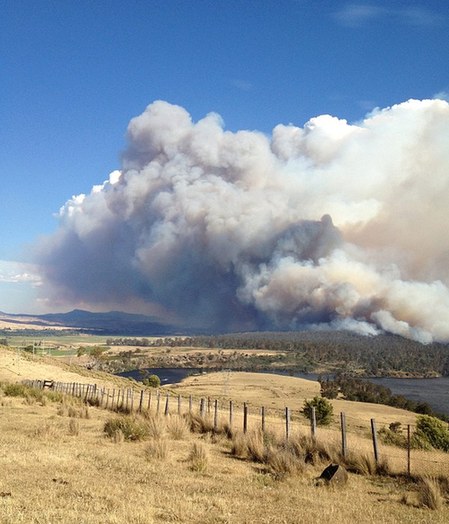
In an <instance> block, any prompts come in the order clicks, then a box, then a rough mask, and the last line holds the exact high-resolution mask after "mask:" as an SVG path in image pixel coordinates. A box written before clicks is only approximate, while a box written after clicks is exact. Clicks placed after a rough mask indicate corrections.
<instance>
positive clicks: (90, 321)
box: [0, 309, 179, 336]
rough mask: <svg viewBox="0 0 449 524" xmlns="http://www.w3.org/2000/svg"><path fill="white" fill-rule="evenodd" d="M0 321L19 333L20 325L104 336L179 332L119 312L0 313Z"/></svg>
mask: <svg viewBox="0 0 449 524" xmlns="http://www.w3.org/2000/svg"><path fill="white" fill-rule="evenodd" d="M0 320H2V321H4V322H9V323H13V324H14V325H16V326H17V329H20V326H21V325H26V326H30V325H35V326H36V327H40V328H42V327H43V326H45V327H46V328H48V329H51V328H52V327H55V328H56V327H57V328H61V326H64V327H67V328H74V329H79V330H82V331H84V330H85V331H89V332H90V333H98V334H99V333H101V334H107V335H118V334H121V335H135V336H142V335H161V336H164V335H173V334H175V333H176V332H177V331H179V330H177V329H176V328H175V327H174V326H172V325H169V324H163V323H161V322H158V321H156V320H155V319H154V318H153V317H150V316H146V315H140V314H133V313H124V312H121V311H108V312H105V313H94V312H91V311H85V310H82V309H74V310H73V311H69V312H67V313H47V314H44V315H26V314H8V313H3V312H0ZM0 329H1V327H0ZM23 329H29V327H27V328H25V327H24V328H23Z"/></svg>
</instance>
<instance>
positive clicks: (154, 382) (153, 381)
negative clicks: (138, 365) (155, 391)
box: [143, 375, 161, 388]
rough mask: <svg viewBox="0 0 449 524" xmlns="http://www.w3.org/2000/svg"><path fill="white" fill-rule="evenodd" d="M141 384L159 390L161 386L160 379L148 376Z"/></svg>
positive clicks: (155, 376)
mask: <svg viewBox="0 0 449 524" xmlns="http://www.w3.org/2000/svg"><path fill="white" fill-rule="evenodd" d="M143 383H144V384H145V386H150V387H151V388H159V387H160V386H161V379H160V378H159V377H158V376H157V375H150V376H149V377H148V378H145V379H144V380H143Z"/></svg>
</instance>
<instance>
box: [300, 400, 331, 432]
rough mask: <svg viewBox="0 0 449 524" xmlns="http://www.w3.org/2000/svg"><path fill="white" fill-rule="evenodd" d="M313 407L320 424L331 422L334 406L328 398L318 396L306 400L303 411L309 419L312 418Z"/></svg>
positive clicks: (317, 421)
mask: <svg viewBox="0 0 449 524" xmlns="http://www.w3.org/2000/svg"><path fill="white" fill-rule="evenodd" d="M312 408H315V418H316V423H317V424H318V425H323V426H324V425H327V424H330V423H331V421H332V415H333V413H334V408H333V406H332V404H331V403H330V402H329V401H328V400H326V399H325V398H323V397H318V396H317V397H314V398H313V399H312V400H305V401H304V407H303V410H302V413H303V415H304V416H305V417H306V418H308V419H309V420H310V419H311V418H312Z"/></svg>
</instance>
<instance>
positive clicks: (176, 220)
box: [38, 100, 449, 342]
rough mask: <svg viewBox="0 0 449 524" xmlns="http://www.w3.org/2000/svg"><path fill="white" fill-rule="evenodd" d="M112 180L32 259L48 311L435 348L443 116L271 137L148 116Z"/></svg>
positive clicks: (443, 286)
mask: <svg viewBox="0 0 449 524" xmlns="http://www.w3.org/2000/svg"><path fill="white" fill-rule="evenodd" d="M128 143H129V146H128V148H127V150H126V152H125V154H124V155H123V162H122V168H121V170H120V171H115V172H113V173H112V174H111V175H110V176H109V180H107V181H106V182H104V183H103V184H101V185H98V186H95V187H94V188H93V189H92V191H91V193H90V194H89V195H78V196H75V197H73V198H72V199H71V200H69V201H68V202H67V203H66V204H65V205H64V206H63V207H62V209H61V210H60V225H59V228H58V230H57V232H56V233H55V234H54V235H52V236H50V237H48V238H46V239H45V240H44V241H42V242H41V243H40V245H39V249H38V261H39V263H40V265H41V268H42V278H43V281H44V286H43V289H44V290H45V293H46V296H47V297H48V298H49V299H50V300H52V301H53V302H58V303H59V304H69V303H70V304H87V305H97V306H100V305H108V306H114V307H116V308H118V309H123V308H124V307H127V308H128V309H129V308H132V307H134V308H138V309H139V310H140V311H146V312H151V313H154V314H157V315H159V316H165V318H167V319H170V321H176V322H178V324H179V325H184V326H191V327H192V326H193V327H208V328H210V329H220V330H222V331H225V330H230V329H234V330H247V329H256V328H258V329H265V328H274V329H295V328H298V327H304V326H305V325H315V326H322V325H324V324H327V325H330V326H333V327H339V326H340V327H342V328H349V329H353V330H355V331H360V332H365V333H370V334H372V333H376V332H379V331H387V332H390V333H396V334H400V335H402V336H404V337H409V338H413V339H416V340H420V341H422V342H430V341H432V340H439V341H449V288H448V286H449V236H447V235H446V234H445V228H446V226H445V224H446V220H447V217H448V214H449V147H448V143H449V104H448V103H447V102H445V101H443V100H423V101H417V100H409V101H408V102H405V103H402V104H399V105H396V106H393V107H391V108H387V109H383V110H376V111H374V112H373V113H371V114H370V115H368V116H367V117H366V119H365V120H364V121H362V122H360V123H358V124H354V125H352V124H348V123H347V122H346V121H345V120H340V119H338V118H335V117H332V116H329V115H322V116H318V117H316V118H312V119H311V120H310V121H309V122H307V123H306V124H305V126H304V127H303V128H300V127H295V126H293V125H278V126H276V127H275V128H274V130H273V132H272V136H271V137H268V136H266V135H264V134H262V133H259V132H255V131H239V132H235V133H234V132H230V131H226V130H224V128H223V123H222V121H221V119H220V117H219V116H218V115H217V114H209V115H207V116H206V117H205V118H203V119H202V120H200V121H198V122H196V123H195V122H193V121H192V119H191V117H190V115H189V114H188V113H187V111H185V110H184V109H183V108H181V107H179V106H175V105H171V104H169V103H166V102H163V101H157V102H154V103H152V104H151V105H149V106H148V107H147V108H146V110H145V111H144V112H143V113H142V114H141V115H140V116H138V117H136V118H133V119H132V120H131V122H130V124H129V126H128Z"/></svg>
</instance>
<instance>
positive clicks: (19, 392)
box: [3, 383, 30, 397]
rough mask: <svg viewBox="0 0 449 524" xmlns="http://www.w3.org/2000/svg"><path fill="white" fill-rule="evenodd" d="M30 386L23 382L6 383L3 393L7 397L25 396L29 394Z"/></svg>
mask: <svg viewBox="0 0 449 524" xmlns="http://www.w3.org/2000/svg"><path fill="white" fill-rule="evenodd" d="M29 390H30V388H28V387H27V386H24V385H23V384H15V383H14V384H5V385H4V386H3V393H4V394H5V396H6V397H25V396H26V395H27V394H29V393H30V392H29Z"/></svg>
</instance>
